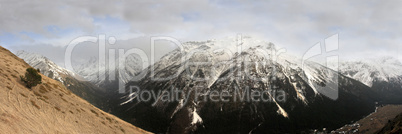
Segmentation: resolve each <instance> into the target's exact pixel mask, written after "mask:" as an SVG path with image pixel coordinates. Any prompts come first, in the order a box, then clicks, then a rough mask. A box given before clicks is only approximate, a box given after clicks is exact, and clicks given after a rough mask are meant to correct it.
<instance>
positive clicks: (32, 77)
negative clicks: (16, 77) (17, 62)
mask: <svg viewBox="0 0 402 134" xmlns="http://www.w3.org/2000/svg"><path fill="white" fill-rule="evenodd" d="M20 78H21V81H22V82H24V83H25V84H26V86H27V87H28V88H32V87H34V86H36V85H38V84H41V83H42V76H40V74H39V73H38V70H37V69H34V68H27V70H26V72H25V76H20Z"/></svg>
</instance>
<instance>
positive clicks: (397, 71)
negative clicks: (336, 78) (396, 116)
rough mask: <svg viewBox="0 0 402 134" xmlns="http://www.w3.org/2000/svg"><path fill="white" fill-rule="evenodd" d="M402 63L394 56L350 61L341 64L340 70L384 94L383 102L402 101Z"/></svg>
mask: <svg viewBox="0 0 402 134" xmlns="http://www.w3.org/2000/svg"><path fill="white" fill-rule="evenodd" d="M401 68H402V63H401V62H400V61H399V60H398V59H396V58H393V57H381V58H377V59H365V60H358V61H348V62H342V63H341V64H339V70H340V72H341V73H342V74H343V75H345V76H348V77H350V78H353V79H356V80H358V81H360V82H362V83H364V84H366V85H367V86H369V87H371V88H372V89H373V90H375V91H376V92H378V94H380V95H382V102H383V103H399V104H401V103H402V97H400V96H401V95H402V70H401Z"/></svg>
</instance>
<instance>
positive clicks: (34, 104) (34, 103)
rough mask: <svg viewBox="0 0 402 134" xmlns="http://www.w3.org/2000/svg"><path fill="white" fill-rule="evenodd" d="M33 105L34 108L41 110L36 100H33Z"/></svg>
mask: <svg viewBox="0 0 402 134" xmlns="http://www.w3.org/2000/svg"><path fill="white" fill-rule="evenodd" d="M31 104H32V105H33V106H35V107H36V108H38V109H40V107H39V105H38V104H36V102H35V101H34V100H31Z"/></svg>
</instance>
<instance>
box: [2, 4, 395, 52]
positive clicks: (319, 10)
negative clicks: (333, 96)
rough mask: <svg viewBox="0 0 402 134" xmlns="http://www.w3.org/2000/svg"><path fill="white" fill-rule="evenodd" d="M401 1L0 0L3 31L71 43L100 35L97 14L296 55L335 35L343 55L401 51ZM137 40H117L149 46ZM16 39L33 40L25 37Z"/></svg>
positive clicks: (139, 28)
mask: <svg viewBox="0 0 402 134" xmlns="http://www.w3.org/2000/svg"><path fill="white" fill-rule="evenodd" d="M399 5H402V2H401V1H396V0H395V1H366V0H359V1H346V0H342V1H319V0H312V1H291V0H284V1H214V0H211V1H207V0H198V1H191V2H189V1H175V2H172V1H146V0H140V1H118V2H109V1H85V2H82V1H77V2H75V1H68V2H60V1H50V0H49V1H40V2H38V1H19V2H13V1H2V2H0V7H1V8H0V33H16V34H18V33H19V32H21V31H27V32H33V33H38V34H41V35H43V36H45V37H46V38H45V39H43V40H44V41H45V42H46V39H54V38H55V39H60V40H61V42H65V43H61V44H68V42H67V41H70V40H72V39H73V38H72V37H76V36H80V35H96V34H97V33H96V32H94V31H96V29H97V26H96V25H95V24H94V23H96V22H94V21H95V20H94V17H113V18H118V19H121V20H122V21H124V22H127V23H128V24H129V27H127V29H129V30H128V32H131V33H140V34H143V35H145V37H149V36H156V35H162V36H171V37H175V38H177V39H179V40H182V41H188V40H206V39H210V38H222V37H225V36H234V35H236V34H237V33H242V34H247V35H252V36H257V37H259V38H262V39H264V40H267V41H272V42H274V43H276V44H279V45H281V46H283V47H286V48H287V49H288V50H289V51H290V52H294V53H295V54H297V55H301V54H303V52H304V51H305V50H307V49H308V48H309V47H311V46H313V45H314V44H316V43H317V42H320V41H323V40H324V39H325V38H326V37H328V36H331V35H333V34H336V33H339V34H340V35H339V37H340V52H342V53H343V54H344V57H345V58H347V56H353V57H354V56H355V55H356V53H362V54H361V55H363V56H364V55H365V54H363V53H372V52H376V53H380V54H388V55H389V54H391V55H398V49H397V48H398V46H399V45H400V43H401V40H400V39H398V37H400V36H401V34H402V33H401V31H402V25H401V24H400V22H402V20H401V19H402V18H401V17H400V16H401V15H402V8H400V7H399ZM49 25H55V26H59V27H61V28H67V29H68V28H76V29H79V30H81V31H82V32H81V33H77V35H76V36H68V38H67V39H66V37H64V36H60V35H54V34H52V33H50V32H49V31H47V30H46V28H45V27H47V26H49ZM104 27H110V28H111V29H113V28H114V27H116V26H113V25H111V26H104ZM117 32H118V31H117ZM124 32H126V31H124ZM106 34H108V33H106ZM136 38H137V37H133V39H124V40H121V42H130V43H136V44H141V45H143V47H148V46H149V43H147V42H141V41H138V39H136ZM21 39H22V40H30V42H34V41H32V40H37V39H35V38H29V37H26V36H21ZM118 39H119V38H118ZM36 42H38V41H36ZM42 43H43V41H42ZM142 43H144V44H142ZM126 44H129V43H126ZM356 51H358V52H356Z"/></svg>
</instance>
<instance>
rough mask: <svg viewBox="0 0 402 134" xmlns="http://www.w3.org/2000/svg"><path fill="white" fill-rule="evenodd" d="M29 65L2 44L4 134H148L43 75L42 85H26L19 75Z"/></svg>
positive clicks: (0, 71) (0, 72) (0, 99)
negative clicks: (31, 86)
mask: <svg viewBox="0 0 402 134" xmlns="http://www.w3.org/2000/svg"><path fill="white" fill-rule="evenodd" d="M28 67H30V66H29V65H28V64H26V63H25V62H24V61H23V60H22V59H20V58H18V57H17V56H15V55H14V54H12V53H11V52H10V51H8V50H6V49H5V48H3V47H0V105H1V107H0V130H1V133H68V134H71V133H107V134H110V133H148V132H146V131H143V130H142V129H140V128H137V127H135V126H132V125H131V124H129V123H127V122H124V121H122V120H120V119H119V118H117V117H115V116H113V115H110V114H108V113H106V112H103V111H101V110H99V109H98V108H96V107H94V106H93V105H91V104H89V103H88V102H86V101H85V100H83V99H81V98H80V97H78V96H76V95H75V94H73V93H71V91H69V90H67V89H66V88H65V87H64V86H63V85H62V84H61V83H60V82H58V81H56V80H53V79H50V78H48V77H46V76H44V75H42V84H39V85H38V86H36V87H33V88H32V90H30V89H28V88H26V87H25V86H24V84H23V83H22V82H21V80H20V78H19V76H20V75H23V74H24V73H25V69H26V68H28Z"/></svg>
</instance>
